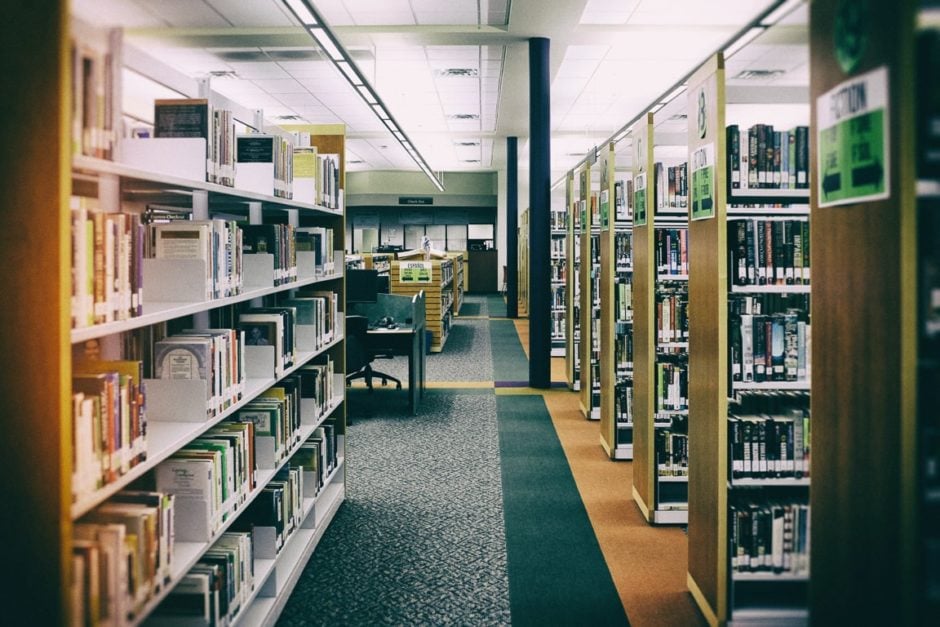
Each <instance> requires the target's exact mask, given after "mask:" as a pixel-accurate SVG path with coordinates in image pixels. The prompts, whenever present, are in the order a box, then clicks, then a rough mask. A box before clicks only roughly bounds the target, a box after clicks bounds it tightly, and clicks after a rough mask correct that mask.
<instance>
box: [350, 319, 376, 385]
mask: <svg viewBox="0 0 940 627" xmlns="http://www.w3.org/2000/svg"><path fill="white" fill-rule="evenodd" d="M368 330H369V320H368V318H366V317H365V316H346V374H353V373H355V372H359V371H360V370H362V369H363V368H365V367H366V365H367V364H368V363H369V361H371V360H370V359H369V355H368V352H367V351H366V333H368Z"/></svg>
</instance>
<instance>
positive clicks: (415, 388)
mask: <svg viewBox="0 0 940 627" xmlns="http://www.w3.org/2000/svg"><path fill="white" fill-rule="evenodd" d="M424 330H425V327H424V325H420V326H418V327H404V328H398V329H381V328H377V329H370V330H369V331H368V332H367V333H366V340H367V341H368V345H367V346H366V349H368V350H370V351H372V352H373V353H384V354H388V355H403V356H407V357H408V406H409V408H410V409H411V411H412V413H413V414H417V413H418V406H419V405H420V403H421V399H422V398H423V397H424V382H425V359H426V356H425V355H426V353H427V347H426V346H425V332H424Z"/></svg>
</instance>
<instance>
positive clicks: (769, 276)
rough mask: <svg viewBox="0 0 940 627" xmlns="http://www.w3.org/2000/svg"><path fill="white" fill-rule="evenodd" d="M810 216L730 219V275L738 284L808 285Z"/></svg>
mask: <svg viewBox="0 0 940 627" xmlns="http://www.w3.org/2000/svg"><path fill="white" fill-rule="evenodd" d="M809 243H810V237H809V220H808V219H807V218H803V219H797V220H789V219H765V218H757V219H735V220H728V254H729V260H728V261H729V263H730V267H729V269H728V274H729V277H731V281H732V282H733V283H734V284H735V285H808V284H809V280H810V250H809V246H810V244H809Z"/></svg>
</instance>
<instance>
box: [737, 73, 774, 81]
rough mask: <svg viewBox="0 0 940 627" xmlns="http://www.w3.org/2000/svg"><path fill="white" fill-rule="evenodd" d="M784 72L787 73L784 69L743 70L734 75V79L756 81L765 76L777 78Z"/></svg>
mask: <svg viewBox="0 0 940 627" xmlns="http://www.w3.org/2000/svg"><path fill="white" fill-rule="evenodd" d="M783 74H785V72H784V71H783V70H741V71H740V72H738V74H737V76H735V77H734V80H739V81H754V80H760V79H764V78H776V77H777V76H782V75H783Z"/></svg>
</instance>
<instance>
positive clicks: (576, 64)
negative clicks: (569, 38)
mask: <svg viewBox="0 0 940 627" xmlns="http://www.w3.org/2000/svg"><path fill="white" fill-rule="evenodd" d="M597 63H598V62H597V60H596V59H564V60H563V61H562V62H561V66H559V68H558V74H556V76H557V77H558V78H590V77H591V75H592V74H594V70H596V69H597Z"/></svg>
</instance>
